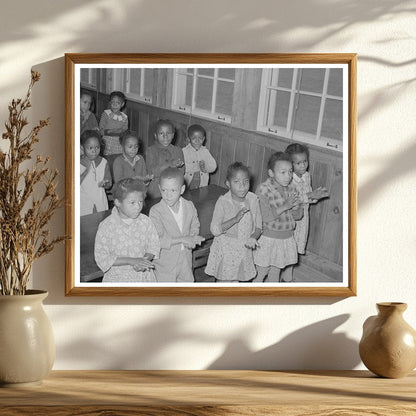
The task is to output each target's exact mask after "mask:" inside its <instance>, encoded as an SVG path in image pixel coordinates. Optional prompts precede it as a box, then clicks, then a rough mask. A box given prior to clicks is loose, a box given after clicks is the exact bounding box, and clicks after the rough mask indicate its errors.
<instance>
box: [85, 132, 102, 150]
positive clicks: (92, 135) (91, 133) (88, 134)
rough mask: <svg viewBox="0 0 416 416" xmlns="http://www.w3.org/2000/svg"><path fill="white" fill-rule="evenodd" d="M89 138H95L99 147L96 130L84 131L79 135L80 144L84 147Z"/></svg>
mask: <svg viewBox="0 0 416 416" xmlns="http://www.w3.org/2000/svg"><path fill="white" fill-rule="evenodd" d="M91 137H95V138H96V139H97V140H98V143H100V145H101V135H100V133H99V132H98V131H97V130H85V131H84V132H83V133H82V134H81V144H82V146H84V144H85V143H86V142H87V140H88V139H90V138H91Z"/></svg>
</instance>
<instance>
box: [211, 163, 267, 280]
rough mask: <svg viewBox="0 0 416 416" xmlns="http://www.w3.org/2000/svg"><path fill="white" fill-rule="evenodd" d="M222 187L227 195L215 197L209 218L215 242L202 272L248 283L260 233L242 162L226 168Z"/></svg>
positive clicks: (254, 199)
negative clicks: (211, 214) (225, 187)
mask: <svg viewBox="0 0 416 416" xmlns="http://www.w3.org/2000/svg"><path fill="white" fill-rule="evenodd" d="M225 184H226V185H227V187H228V189H229V192H227V193H226V194H225V195H222V196H220V197H219V198H218V201H217V202H216V204H215V208H214V213H213V216H212V221H211V227H210V230H211V232H212V234H213V235H214V241H213V243H212V246H211V249H210V253H209V256H208V262H207V266H206V268H205V273H207V274H209V275H212V276H214V277H215V278H216V281H217V282H235V283H238V282H239V281H240V282H247V281H249V280H251V279H253V278H254V277H255V275H256V268H255V266H254V261H253V251H255V250H256V249H257V247H258V244H257V239H258V238H259V236H260V234H261V215H260V206H259V201H258V198H257V196H256V195H255V194H254V193H252V192H249V187H250V174H249V170H248V168H247V167H246V166H244V165H243V164H242V163H240V162H235V163H233V164H232V165H230V166H229V167H228V170H227V178H226V182H225Z"/></svg>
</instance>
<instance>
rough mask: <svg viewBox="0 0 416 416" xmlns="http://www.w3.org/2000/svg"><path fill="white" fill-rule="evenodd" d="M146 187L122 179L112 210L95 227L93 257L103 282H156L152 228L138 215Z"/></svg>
mask: <svg viewBox="0 0 416 416" xmlns="http://www.w3.org/2000/svg"><path fill="white" fill-rule="evenodd" d="M145 197H146V187H145V185H144V184H143V182H141V181H140V180H138V179H132V178H127V179H122V180H121V181H119V182H117V184H116V186H115V188H114V205H115V206H114V208H113V210H112V211H111V215H110V216H109V217H107V218H106V219H105V220H103V221H102V222H101V223H100V225H99V226H98V231H97V234H96V237H95V246H94V256H95V261H96V263H97V265H98V267H99V268H100V269H101V270H102V271H103V272H104V278H103V282H124V283H132V282H136V283H137V282H156V278H155V275H154V272H153V269H154V265H153V259H155V258H157V257H158V256H159V251H160V244H159V237H158V235H157V231H156V228H155V226H154V225H153V223H152V221H151V220H150V218H149V217H147V216H146V215H144V214H141V211H142V208H143V203H144V199H145Z"/></svg>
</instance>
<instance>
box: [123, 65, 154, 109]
mask: <svg viewBox="0 0 416 416" xmlns="http://www.w3.org/2000/svg"><path fill="white" fill-rule="evenodd" d="M153 71H154V70H153V69H149V68H128V69H125V70H124V73H123V85H124V91H125V93H126V96H127V97H128V98H133V99H136V100H139V101H144V102H146V103H149V104H151V103H152V95H153Z"/></svg>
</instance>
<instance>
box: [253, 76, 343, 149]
mask: <svg viewBox="0 0 416 416" xmlns="http://www.w3.org/2000/svg"><path fill="white" fill-rule="evenodd" d="M257 128H258V130H260V131H264V132H268V133H271V134H276V135H279V136H282V137H286V138H290V139H292V140H294V141H302V142H307V143H313V144H316V145H319V146H323V147H328V148H333V149H338V150H342V136H343V128H344V126H343V72H342V69H341V68H273V69H271V68H270V69H269V68H267V69H264V70H263V74H262V83H261V92H260V105H259V116H258V125H257Z"/></svg>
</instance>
